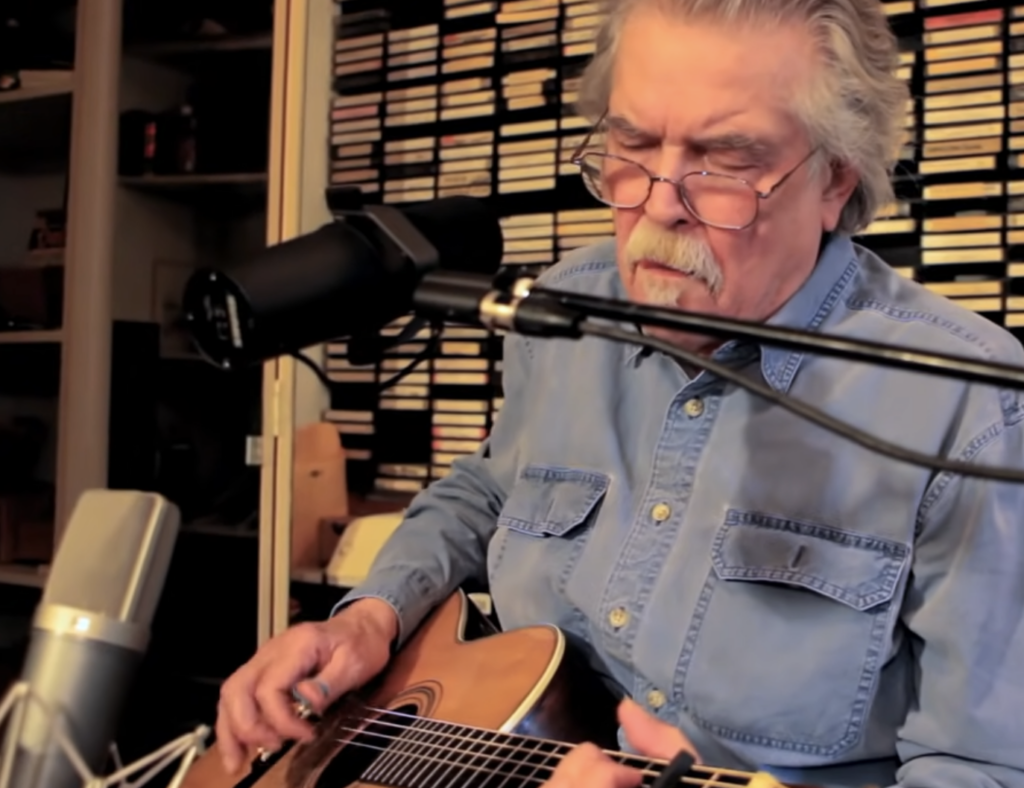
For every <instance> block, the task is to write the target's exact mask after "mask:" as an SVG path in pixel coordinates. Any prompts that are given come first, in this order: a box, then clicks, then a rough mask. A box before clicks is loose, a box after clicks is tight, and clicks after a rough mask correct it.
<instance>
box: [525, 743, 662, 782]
mask: <svg viewBox="0 0 1024 788" xmlns="http://www.w3.org/2000/svg"><path fill="white" fill-rule="evenodd" d="M642 777H643V776H642V775H641V774H640V772H638V771H637V770H635V769H630V768H629V767H627V766H623V765H622V764H620V763H616V762H615V761H613V760H612V759H611V758H609V757H608V756H607V755H605V754H604V753H603V752H602V751H601V750H600V749H598V748H597V747H596V746H594V745H593V744H589V743H585V744H580V745H578V746H577V747H574V748H573V749H572V751H571V752H570V753H569V754H568V755H566V756H565V757H564V758H563V759H562V762H561V763H560V764H559V765H558V768H557V769H555V771H554V774H552V775H551V779H550V780H549V781H548V782H547V783H546V784H545V785H546V788H581V786H585V788H636V786H638V785H640V783H641V780H642Z"/></svg>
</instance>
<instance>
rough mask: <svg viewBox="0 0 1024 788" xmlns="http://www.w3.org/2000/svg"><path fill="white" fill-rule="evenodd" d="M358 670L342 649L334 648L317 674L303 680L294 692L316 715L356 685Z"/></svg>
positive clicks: (345, 650) (346, 652)
mask: <svg viewBox="0 0 1024 788" xmlns="http://www.w3.org/2000/svg"><path fill="white" fill-rule="evenodd" d="M357 671H358V668H357V667H356V665H355V661H354V659H353V658H352V657H351V656H350V655H349V653H348V650H347V649H345V648H344V647H341V648H336V649H335V650H334V652H333V653H332V654H331V658H330V659H329V660H327V664H326V665H324V666H323V668H322V669H321V670H320V672H319V673H317V674H316V675H315V676H312V677H311V678H308V679H303V680H302V681H300V682H298V683H297V684H296V685H295V690H296V692H298V694H299V695H300V696H301V697H302V698H303V699H304V700H305V701H306V702H307V704H308V705H309V707H310V708H311V709H312V710H313V711H314V712H315V713H317V714H323V713H324V710H325V709H326V708H327V707H328V706H330V705H331V704H332V703H334V701H336V700H337V699H338V698H340V697H341V696H342V695H344V694H345V693H346V692H348V691H349V690H351V689H354V688H355V686H356V684H358V678H359V677H358V676H357V675H355V674H356V672H357Z"/></svg>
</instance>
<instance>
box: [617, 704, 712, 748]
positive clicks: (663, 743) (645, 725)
mask: <svg viewBox="0 0 1024 788" xmlns="http://www.w3.org/2000/svg"><path fill="white" fill-rule="evenodd" d="M618 717H619V723H620V724H621V725H622V730H623V732H624V733H625V734H626V739H627V740H628V741H629V744H630V746H631V747H633V748H634V749H635V750H636V751H637V752H639V753H640V754H641V755H644V756H646V757H648V758H660V759H662V760H666V761H671V760H672V759H673V758H674V757H675V756H676V755H678V754H679V751H680V750H685V751H686V752H688V753H690V755H692V756H693V757H694V758H695V759H696V761H697V763H700V762H701V760H700V755H699V754H698V753H697V749H696V747H694V746H693V743H692V742H691V741H690V740H689V739H687V738H686V736H685V735H684V734H683V732H682V731H681V730H679V729H678V728H676V727H675V726H673V725H669V724H668V723H667V722H662V721H661V720H659V719H658V718H657V717H654V716H652V715H650V714H648V713H647V711H645V710H644V708H643V707H642V706H640V704H638V703H636V702H635V701H634V700H632V699H630V698H624V699H623V700H622V703H620V704H619V710H618Z"/></svg>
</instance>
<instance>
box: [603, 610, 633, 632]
mask: <svg viewBox="0 0 1024 788" xmlns="http://www.w3.org/2000/svg"><path fill="white" fill-rule="evenodd" d="M608 622H609V623H610V624H611V625H612V626H613V627H615V628H616V629H621V628H622V627H624V626H626V624H628V623H629V611H628V610H626V608H624V607H617V608H615V609H614V610H613V611H612V612H611V613H609V614H608Z"/></svg>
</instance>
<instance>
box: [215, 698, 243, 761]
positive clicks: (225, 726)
mask: <svg viewBox="0 0 1024 788" xmlns="http://www.w3.org/2000/svg"><path fill="white" fill-rule="evenodd" d="M214 732H215V736H216V739H217V750H218V751H219V752H220V762H221V765H222V766H223V767H224V771H225V772H226V773H227V774H231V775H234V774H238V772H239V770H240V769H241V768H242V759H243V758H244V757H245V747H243V746H242V743H241V742H240V741H239V740H238V739H236V738H235V737H234V735H233V734H232V733H231V725H230V723H229V722H228V718H227V715H226V714H225V713H224V712H223V710H222V709H221V708H220V707H218V709H217V723H216V725H214Z"/></svg>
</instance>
